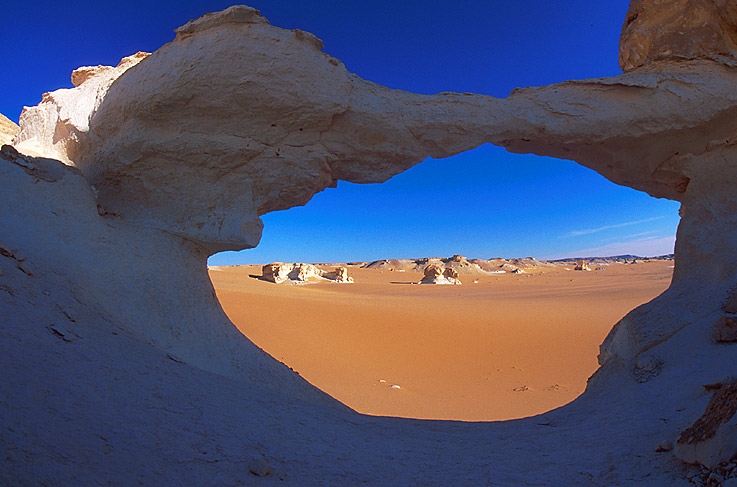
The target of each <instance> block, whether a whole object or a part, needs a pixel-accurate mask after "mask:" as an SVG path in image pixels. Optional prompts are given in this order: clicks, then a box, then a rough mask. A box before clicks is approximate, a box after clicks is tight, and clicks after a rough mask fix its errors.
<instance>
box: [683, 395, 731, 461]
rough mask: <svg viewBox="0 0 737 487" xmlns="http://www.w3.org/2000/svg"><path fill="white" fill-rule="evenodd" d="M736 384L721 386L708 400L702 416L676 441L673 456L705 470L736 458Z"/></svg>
mask: <svg viewBox="0 0 737 487" xmlns="http://www.w3.org/2000/svg"><path fill="white" fill-rule="evenodd" d="M735 412H737V384H736V383H731V384H728V385H725V386H723V387H722V388H721V389H720V390H719V391H718V392H716V393H715V394H714V396H713V397H712V398H711V399H710V400H709V404H708V405H707V406H706V411H704V414H703V415H702V416H701V417H700V418H699V419H698V420H697V421H696V422H695V423H694V424H693V425H692V426H691V427H690V428H688V429H686V430H685V431H683V433H681V435H680V437H679V438H678V441H676V445H675V449H674V453H675V455H676V456H677V457H678V458H680V459H681V460H683V461H684V462H687V463H698V464H700V465H703V466H705V467H708V468H713V467H716V466H717V465H718V464H719V463H721V462H726V461H729V460H731V459H732V458H734V457H735V455H737V414H735Z"/></svg>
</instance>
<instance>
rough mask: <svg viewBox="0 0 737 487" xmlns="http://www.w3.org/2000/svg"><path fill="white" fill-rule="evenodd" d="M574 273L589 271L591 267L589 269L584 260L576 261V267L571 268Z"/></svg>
mask: <svg viewBox="0 0 737 487" xmlns="http://www.w3.org/2000/svg"><path fill="white" fill-rule="evenodd" d="M573 270H574V271H590V270H591V267H589V264H588V263H587V262H586V261H585V260H579V261H576V267H574V268H573Z"/></svg>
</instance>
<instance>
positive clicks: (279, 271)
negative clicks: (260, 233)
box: [261, 262, 353, 284]
mask: <svg viewBox="0 0 737 487" xmlns="http://www.w3.org/2000/svg"><path fill="white" fill-rule="evenodd" d="M261 278H262V279H263V280H265V281H270V282H273V283H276V284H282V283H289V284H305V283H308V282H314V281H321V280H329V281H333V282H336V283H352V282H353V278H352V277H349V276H348V268H346V267H338V268H336V269H335V270H333V271H326V270H323V269H320V268H318V267H317V266H315V265H313V264H284V263H281V262H272V263H271V264H266V265H265V266H263V267H262V268H261Z"/></svg>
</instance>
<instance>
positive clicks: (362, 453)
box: [0, 0, 737, 486]
mask: <svg viewBox="0 0 737 487" xmlns="http://www.w3.org/2000/svg"><path fill="white" fill-rule="evenodd" d="M696 14H698V15H696ZM735 25H736V22H735V15H734V7H733V6H732V4H731V3H729V2H724V1H722V0H713V1H711V0H677V1H675V2H662V1H657V0H642V1H635V2H633V3H632V6H631V11H630V14H629V15H628V19H627V24H626V25H625V27H624V31H623V37H622V50H621V56H620V57H621V60H622V67H623V69H624V70H625V73H624V74H622V75H619V76H615V77H611V78H599V79H589V80H582V81H568V82H564V83H559V84H555V85H551V86H546V87H538V88H525V89H520V90H515V91H514V92H512V93H511V94H510V96H509V97H507V98H505V99H496V98H492V97H488V96H481V95H470V94H448V93H443V94H438V95H416V94H412V93H407V92H403V91H397V90H390V89H387V88H385V87H382V86H379V85H376V84H373V83H370V82H368V81H365V80H362V79H360V78H358V77H357V76H355V75H353V74H351V73H349V72H348V71H347V70H346V68H345V66H344V65H343V64H342V63H341V62H340V61H338V60H337V59H335V58H333V57H331V56H329V55H327V54H325V53H323V52H322V51H321V42H320V41H319V40H318V39H317V38H316V37H315V36H313V35H312V34H308V33H305V32H302V31H299V30H295V31H289V30H284V29H279V28H276V27H272V26H271V25H269V24H268V22H267V21H266V20H265V19H264V18H263V17H261V16H260V15H259V14H258V12H257V11H256V10H254V9H251V8H248V7H242V6H241V7H232V8H229V9H227V10H225V11H223V12H218V13H214V14H209V15H206V16H204V17H202V18H200V19H197V20H195V21H193V22H190V23H189V24H187V25H185V26H184V27H182V28H180V29H178V30H177V36H176V38H175V39H174V40H173V41H172V42H170V43H168V44H166V45H165V46H163V47H162V48H160V49H159V50H157V51H156V52H155V53H153V54H151V55H150V56H148V57H145V58H143V59H138V58H140V57H142V56H138V57H134V58H133V60H132V61H131V65H127V64H125V63H124V64H123V65H121V66H119V67H118V68H110V69H107V68H91V69H84V70H82V71H78V72H77V75H75V83H81V84H79V86H77V88H74V89H72V90H58V91H56V92H53V93H50V94H47V95H46V96H45V97H44V100H43V101H42V103H41V104H40V105H39V106H38V107H34V108H30V109H27V110H26V111H25V112H24V116H22V117H21V120H20V122H21V123H20V125H21V127H20V132H19V133H18V134H17V135H16V136H15V138H14V144H15V146H16V147H17V148H19V149H20V150H21V151H26V152H29V153H36V154H39V155H42V156H44V157H43V158H29V157H24V156H22V155H19V154H17V153H16V152H15V151H14V150H13V149H12V148H9V147H6V148H3V150H2V152H1V153H0V155H1V157H0V171H1V172H2V174H1V175H0V176H1V177H0V185H2V191H0V208H2V211H1V212H0V229H2V231H0V266H1V267H0V273H1V275H0V278H1V279H2V281H1V284H0V297H2V299H0V317H2V320H3V323H2V324H3V330H2V334H0V370H2V374H3V376H2V383H3V387H2V388H0V412H1V413H2V414H0V430H2V431H3V434H2V435H0V447H1V448H2V451H3V455H4V457H3V458H4V462H3V463H4V464H3V469H2V471H0V483H2V484H9V485H43V484H49V485H92V484H94V483H99V482H100V481H106V480H110V481H117V482H119V483H120V484H121V485H137V484H145V485H171V484H181V485H185V484H186V485H191V484H196V485H205V484H209V483H213V482H216V483H218V484H223V485H226V484H235V483H242V482H243V477H244V476H247V475H249V473H248V472H247V470H248V465H256V466H258V465H262V464H263V463H264V462H265V461H266V460H268V462H267V463H266V464H267V465H269V468H268V469H266V468H263V469H262V468H255V470H257V471H259V472H264V473H265V474H266V472H269V471H270V472H272V473H270V474H268V475H272V476H273V477H274V478H276V477H278V478H279V479H280V480H283V481H284V483H285V484H291V485H300V486H310V485H325V484H355V483H360V482H369V483H373V484H375V485H412V484H422V485H433V484H434V485H448V484H458V483H463V484H465V485H484V484H487V483H488V482H489V479H493V481H494V482H496V483H497V484H499V485H521V484H525V483H528V484H531V483H540V482H541V479H543V480H542V482H545V481H546V479H551V478H553V480H552V481H551V483H557V484H559V485H592V484H596V483H599V484H602V485H623V484H631V483H641V484H643V485H677V483H678V482H679V481H681V480H683V478H684V476H685V471H684V467H681V466H679V464H678V463H676V462H674V461H673V457H672V455H671V454H669V453H655V450H656V448H657V447H658V445H659V444H661V442H662V441H663V439H667V440H669V441H675V439H676V438H678V437H679V434H680V432H681V431H683V430H685V429H686V428H687V427H689V425H691V424H692V423H693V422H694V421H695V420H696V419H697V418H698V417H699V415H700V414H701V413H702V411H703V410H704V407H705V406H706V403H707V402H708V400H709V396H708V394H707V393H706V392H704V391H703V390H702V388H701V385H702V384H706V383H715V382H719V381H725V380H726V378H727V376H728V375H730V374H732V373H733V372H732V371H734V370H736V369H737V353H735V349H734V347H735V346H737V345H734V344H733V343H731V342H728V343H722V342H715V341H714V340H713V339H712V337H711V334H712V325H713V324H714V322H715V321H716V320H717V318H718V317H719V316H722V315H723V313H724V311H723V305H724V303H725V302H726V301H727V299H728V298H730V297H731V296H732V295H733V294H734V289H735V288H737V230H735V229H737V197H736V196H735V193H734V187H735V185H736V183H737V169H736V168H737V164H735V160H737V145H736V144H735V139H736V138H737V135H736V134H737V90H735V86H737V67H735V64H736V63H735V57H734V53H733V48H732V46H733V45H734V43H733V41H732V40H733V39H734V38H735V35H734V34H735ZM692 34H693V35H692ZM484 142H491V143H494V144H497V145H500V146H503V147H506V148H507V149H508V150H510V151H513V152H520V153H536V154H542V155H549V156H554V157H560V158H566V159H573V160H575V161H577V162H579V163H580V164H582V165H584V166H586V167H589V168H592V169H594V170H596V171H598V172H599V173H601V174H602V175H604V176H605V177H607V178H609V179H610V180H612V181H614V182H616V183H618V184H622V185H626V186H629V187H632V188H635V189H638V190H641V191H645V192H647V193H649V194H651V195H653V196H656V197H664V198H670V199H673V200H677V201H679V202H681V204H682V207H681V216H682V220H681V223H680V226H679V230H678V239H677V242H676V249H675V258H676V264H675V265H676V268H675V273H674V278H673V283H672V284H671V286H670V288H669V289H668V290H667V291H666V292H665V293H663V294H662V295H661V296H659V297H658V298H656V299H654V300H653V301H651V302H650V303H647V304H645V305H643V306H640V307H638V308H636V309H635V310H633V311H632V312H630V313H629V314H628V315H627V316H625V317H624V318H623V319H622V320H621V321H620V322H619V323H618V324H617V325H616V326H615V328H614V329H613V330H612V332H611V333H610V334H609V336H608V337H607V339H606V340H605V342H604V343H603V344H602V346H601V353H600V357H599V359H600V363H601V364H602V366H601V368H600V369H599V370H598V372H597V373H596V374H594V376H593V377H592V378H591V379H590V381H589V384H588V387H587V391H586V392H585V393H584V394H583V396H582V397H580V398H579V399H577V400H576V401H575V402H574V403H572V404H570V405H568V406H566V407H563V408H559V409H557V410H555V411H551V412H549V413H547V414H546V415H544V416H543V417H536V418H529V419H525V420H520V421H515V422H514V423H505V422H499V423H493V424H476V423H474V424H471V423H467V424H466V423H445V422H431V423H428V422H417V421H412V420H401V419H396V418H392V419H387V418H372V417H366V416H361V415H359V414H356V413H354V412H352V411H348V410H347V408H344V407H341V405H339V404H338V403H337V402H335V401H333V400H332V399H330V398H329V397H328V396H326V395H324V394H322V393H320V392H319V391H317V390H316V389H314V388H312V387H311V386H310V385H309V384H308V383H307V382H306V381H303V380H301V379H300V378H299V377H298V376H297V375H296V374H295V373H294V372H292V371H290V370H289V369H287V368H286V367H284V366H282V365H281V364H279V363H278V362H277V361H276V360H273V359H272V358H270V357H269V356H267V355H266V354H265V353H263V352H262V351H261V350H260V349H258V348H257V347H256V346H255V345H254V344H253V343H251V342H250V341H249V340H248V339H247V338H245V337H243V336H242V335H241V334H240V333H239V332H238V331H237V330H236V329H235V327H234V326H233V325H232V324H231V323H230V322H229V321H228V319H227V317H226V316H225V314H224V313H223V312H222V310H221V309H220V306H219V304H218V302H217V300H216V297H215V295H214V292H213V289H212V286H211V284H210V282H209V280H208V278H207V268H206V258H207V256H208V255H209V254H211V253H212V252H215V251H217V250H224V249H240V248H245V247H252V246H254V245H256V244H257V242H258V240H259V238H260V233H261V222H260V219H259V215H262V214H264V213H266V212H269V211H273V210H278V209H284V208H289V207H291V206H294V205H300V204H304V203H306V202H307V201H308V200H309V199H310V198H311V196H312V195H313V194H314V193H316V192H318V191H320V190H322V189H324V188H325V187H328V186H331V185H335V184H336V182H337V181H338V180H346V181H354V182H379V181H384V180H386V179H387V178H389V177H391V176H392V175H394V174H396V173H398V172H401V171H403V170H405V169H407V168H408V167H410V166H412V165H413V164H416V163H418V162H420V161H422V160H423V159H425V157H427V156H433V157H444V156H447V155H450V154H454V153H457V152H459V151H463V150H466V149H469V148H473V147H476V146H478V145H480V144H482V143H484ZM48 158H53V159H57V160H58V161H62V162H64V163H65V164H67V165H64V164H62V163H61V162H58V161H53V160H50V159H48ZM70 166H72V167H70ZM93 188H94V189H93ZM459 263H460V262H459ZM434 272H435V271H434ZM277 274H279V272H277ZM489 445H493V448H490V447H489ZM660 450H663V449H662V448H661V449H660ZM438 458H442V459H443V461H442V462H438V461H437V459H438ZM29 459H32V460H29ZM551 471H554V472H555V475H554V476H551V475H550V472H551Z"/></svg>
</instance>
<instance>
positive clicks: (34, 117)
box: [13, 52, 148, 164]
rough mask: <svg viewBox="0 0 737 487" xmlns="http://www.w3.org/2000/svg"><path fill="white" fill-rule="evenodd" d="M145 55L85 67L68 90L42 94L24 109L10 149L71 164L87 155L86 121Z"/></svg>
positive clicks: (75, 75)
mask: <svg viewBox="0 0 737 487" xmlns="http://www.w3.org/2000/svg"><path fill="white" fill-rule="evenodd" d="M146 56H148V53H145V52H138V53H136V54H133V55H132V56H128V57H125V58H123V59H122V60H121V61H120V63H118V65H117V66H115V67H113V66H94V67H92V66H86V67H81V68H78V69H76V70H74V72H72V84H73V85H74V86H75V87H74V88H71V89H60V90H56V91H54V92H51V93H44V95H43V98H42V100H41V103H39V104H38V105H37V106H35V107H24V108H23V112H22V113H21V115H20V127H21V128H20V131H19V132H18V133H17V134H16V135H15V137H14V138H13V145H14V146H15V147H16V149H18V150H19V151H20V152H22V153H24V154H29V155H37V156H43V157H50V158H53V159H58V160H60V161H62V162H64V163H65V164H74V163H73V161H78V160H80V158H81V157H82V155H83V154H85V153H86V152H87V151H89V139H88V132H89V121H90V117H91V116H92V113H93V112H94V110H95V109H96V108H97V107H98V106H99V104H100V102H101V101H102V99H103V98H104V96H105V94H106V93H107V90H108V88H110V85H111V84H112V83H113V81H115V80H116V79H117V78H118V77H119V76H120V75H121V74H123V73H124V72H125V71H126V70H127V69H129V68H130V67H132V66H134V65H136V64H138V63H139V62H140V61H141V60H142V59H144V58H145V57H146Z"/></svg>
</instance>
